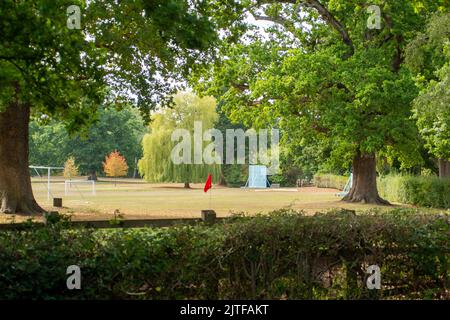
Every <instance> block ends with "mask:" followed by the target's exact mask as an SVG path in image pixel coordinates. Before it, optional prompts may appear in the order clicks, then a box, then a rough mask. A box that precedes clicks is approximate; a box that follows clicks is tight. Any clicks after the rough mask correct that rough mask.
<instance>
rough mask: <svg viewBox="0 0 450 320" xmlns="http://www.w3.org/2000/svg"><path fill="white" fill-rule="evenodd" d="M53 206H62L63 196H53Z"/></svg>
mask: <svg viewBox="0 0 450 320" xmlns="http://www.w3.org/2000/svg"><path fill="white" fill-rule="evenodd" d="M53 206H54V207H56V208H62V198H53Z"/></svg>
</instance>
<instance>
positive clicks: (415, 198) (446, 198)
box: [314, 174, 450, 208]
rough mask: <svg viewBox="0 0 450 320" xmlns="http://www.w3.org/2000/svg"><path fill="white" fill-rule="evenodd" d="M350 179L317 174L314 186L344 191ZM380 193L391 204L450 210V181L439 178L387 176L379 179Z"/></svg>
mask: <svg viewBox="0 0 450 320" xmlns="http://www.w3.org/2000/svg"><path fill="white" fill-rule="evenodd" d="M347 180H348V177H345V176H338V175H333V174H316V175H315V176H314V185H315V186H316V187H318V188H334V189H339V190H342V189H344V186H345V184H346V182H347ZM377 186H378V192H379V193H380V196H381V197H382V198H385V199H387V200H389V201H391V202H400V203H405V204H412V205H416V206H421V207H432V208H450V179H442V178H438V177H425V176H411V175H393V174H392V175H387V176H382V177H379V178H378V179H377Z"/></svg>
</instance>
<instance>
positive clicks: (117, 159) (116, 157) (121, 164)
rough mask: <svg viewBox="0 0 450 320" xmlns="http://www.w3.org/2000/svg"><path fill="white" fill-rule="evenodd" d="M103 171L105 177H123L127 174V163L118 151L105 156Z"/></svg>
mask: <svg viewBox="0 0 450 320" xmlns="http://www.w3.org/2000/svg"><path fill="white" fill-rule="evenodd" d="M103 171H104V172H105V174H106V176H107V177H114V178H117V177H124V176H126V175H127V172H128V165H127V161H126V159H125V158H124V157H123V156H122V155H121V154H120V152H119V151H117V150H116V151H113V152H111V153H110V154H109V155H107V156H106V158H105V162H103Z"/></svg>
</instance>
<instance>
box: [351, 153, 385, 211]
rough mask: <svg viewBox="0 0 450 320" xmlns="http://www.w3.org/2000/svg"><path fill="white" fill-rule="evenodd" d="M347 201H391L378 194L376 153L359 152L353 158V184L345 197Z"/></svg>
mask: <svg viewBox="0 0 450 320" xmlns="http://www.w3.org/2000/svg"><path fill="white" fill-rule="evenodd" d="M343 200H344V201H347V202H361V203H373V204H385V205H389V204H390V203H389V202H388V201H386V200H384V199H382V198H381V197H380V196H379V195H378V190H377V171H376V160H375V154H361V153H359V152H358V154H357V155H356V156H355V157H354V159H353V184H352V187H351V189H350V192H349V193H348V194H347V195H346V196H345V197H344V198H343Z"/></svg>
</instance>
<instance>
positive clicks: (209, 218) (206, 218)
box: [202, 210, 216, 224]
mask: <svg viewBox="0 0 450 320" xmlns="http://www.w3.org/2000/svg"><path fill="white" fill-rule="evenodd" d="M202 221H203V222H206V223H210V224H214V223H215V222H216V212H215V211H214V210H202Z"/></svg>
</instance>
